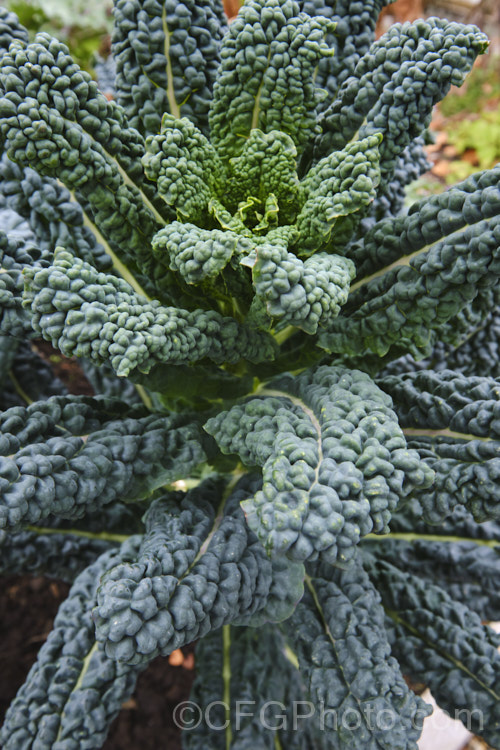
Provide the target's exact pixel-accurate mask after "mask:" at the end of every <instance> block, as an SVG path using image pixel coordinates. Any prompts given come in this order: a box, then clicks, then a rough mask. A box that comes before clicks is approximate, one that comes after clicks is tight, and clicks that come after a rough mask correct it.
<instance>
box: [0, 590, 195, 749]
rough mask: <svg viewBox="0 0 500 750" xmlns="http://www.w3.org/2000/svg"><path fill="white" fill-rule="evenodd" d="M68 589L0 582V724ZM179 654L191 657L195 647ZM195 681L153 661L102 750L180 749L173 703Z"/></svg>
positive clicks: (191, 674) (184, 671)
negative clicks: (173, 718)
mask: <svg viewBox="0 0 500 750" xmlns="http://www.w3.org/2000/svg"><path fill="white" fill-rule="evenodd" d="M68 589H69V586H68V585H67V584H65V583H62V582H61V581H54V580H49V579H46V578H41V577H32V576H5V577H3V578H2V588H1V591H0V612H2V616H1V618H0V643H1V644H2V645H1V649H0V723H1V722H2V721H3V717H4V714H5V711H6V709H7V707H8V706H9V704H10V702H11V701H12V699H13V698H14V696H15V694H16V693H17V691H18V689H19V687H20V686H21V685H22V683H23V682H24V681H25V679H26V675H27V674H28V672H29V670H30V667H31V665H32V664H33V662H34V661H35V660H36V656H37V653H38V650H39V649H40V647H41V646H42V644H43V642H44V641H45V639H46V637H47V635H48V634H49V632H50V630H51V629H52V621H53V619H54V617H55V615H56V612H57V609H58V607H59V604H60V603H61V602H62V600H63V599H64V598H65V597H66V595H67V592H68ZM183 651H184V653H185V654H187V653H192V651H193V647H192V646H191V647H187V648H186V649H183ZM189 661H192V659H191V660H188V662H187V663H189ZM193 678H194V671H193V670H192V669H186V668H184V667H183V666H177V667H175V666H172V665H171V664H169V662H168V660H167V659H162V658H158V659H155V660H154V661H153V662H152V663H151V664H150V666H149V667H148V669H147V670H146V671H145V672H143V673H142V674H141V675H140V677H139V680H138V682H137V687H136V691H135V694H134V696H133V698H132V699H130V700H129V701H127V702H126V703H125V704H124V706H123V708H122V711H121V712H120V714H119V716H118V717H117V719H116V720H115V721H114V723H113V725H112V727H111V730H110V733H109V735H108V739H107V740H106V742H105V744H104V745H103V750H163V749H164V748H165V750H166V748H168V750H180V748H181V743H180V731H179V729H178V728H177V727H176V726H175V724H174V723H173V721H172V712H173V709H174V707H175V706H176V705H177V703H180V702H181V701H183V700H187V699H188V697H189V691H190V688H191V684H192V681H193ZM160 738H161V740H160Z"/></svg>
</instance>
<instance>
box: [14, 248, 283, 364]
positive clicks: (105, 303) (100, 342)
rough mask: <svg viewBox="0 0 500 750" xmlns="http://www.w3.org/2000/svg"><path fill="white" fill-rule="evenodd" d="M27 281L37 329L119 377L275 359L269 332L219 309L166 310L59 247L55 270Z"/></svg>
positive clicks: (27, 275)
mask: <svg viewBox="0 0 500 750" xmlns="http://www.w3.org/2000/svg"><path fill="white" fill-rule="evenodd" d="M76 269H78V271H77V270H76ZM25 279H26V286H25V294H24V299H25V304H26V305H29V306H30V308H31V312H32V315H33V317H32V320H31V324H32V326H33V328H34V330H35V331H36V332H37V333H39V334H41V335H42V336H43V337H44V338H45V339H46V340H47V341H51V342H52V343H53V344H54V345H56V346H58V347H59V349H60V350H61V351H62V353H63V354H66V355H67V356H70V357H71V356H74V355H75V356H77V357H85V358H87V359H90V360H91V361H92V362H94V363H95V364H98V365H99V364H101V363H104V362H109V363H110V364H111V366H112V367H113V369H114V371H115V372H116V373H117V375H121V376H127V375H129V374H130V373H131V372H132V371H133V370H135V369H137V370H139V371H140V372H145V373H147V372H149V370H151V369H152V368H153V366H154V365H155V364H158V363H165V364H179V365H183V364H188V363H190V362H196V361H198V360H200V359H204V358H205V357H208V358H209V359H212V360H213V361H215V362H218V363H223V362H225V361H232V362H236V361H237V360H239V359H241V358H242V357H245V358H247V359H249V360H257V361H259V360H262V359H267V358H268V357H271V358H272V356H273V354H274V348H275V347H274V342H273V340H272V339H271V338H270V337H269V336H267V335H266V334H264V333H259V332H257V331H253V330H251V329H249V328H246V327H244V326H242V325H239V324H238V323H237V322H236V321H235V320H234V319H233V318H229V317H224V316H222V315H220V313H218V312H215V311H214V310H193V311H188V310H183V309H180V308H177V307H163V306H162V305H161V304H160V303H159V302H158V301H157V300H152V301H149V300H148V299H146V298H145V297H143V296H141V295H138V294H136V293H135V292H134V290H133V289H132V287H131V286H130V285H129V284H128V283H127V282H126V281H124V280H122V279H118V278H116V277H115V276H111V275H105V274H102V273H98V272H97V271H96V269H95V268H93V267H92V266H90V265H88V264H87V263H84V262H83V261H80V260H79V259H75V258H74V257H73V256H72V255H71V254H70V253H68V252H66V251H65V250H63V249H62V248H58V250H57V252H56V254H55V257H54V263H53V265H52V266H50V267H49V268H47V269H42V270H41V271H40V272H33V271H31V270H29V271H27V272H26V273H25ZM82 280H83V281H84V285H82ZM118 307H119V312H117V308H118Z"/></svg>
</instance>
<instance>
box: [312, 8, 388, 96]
mask: <svg viewBox="0 0 500 750" xmlns="http://www.w3.org/2000/svg"><path fill="white" fill-rule="evenodd" d="M391 2H393V0H336V2H335V1H332V0H301V2H300V3H299V5H300V9H301V10H302V11H304V13H307V14H308V15H310V16H326V18H328V19H330V20H331V21H332V22H333V23H335V24H336V28H335V32H334V33H333V34H332V33H331V34H328V36H327V41H328V44H329V45H330V46H331V47H333V49H334V52H335V54H334V55H333V56H332V57H326V58H324V59H323V60H320V62H319V65H318V73H317V75H316V79H315V80H316V85H317V86H320V87H321V88H323V89H326V90H327V91H328V95H329V96H328V99H327V100H326V101H325V102H324V103H322V104H321V105H320V107H321V109H324V108H325V106H327V105H328V104H329V103H330V102H331V101H332V99H333V98H334V97H335V96H336V94H337V91H338V89H339V86H340V85H341V84H342V83H343V82H344V81H345V80H346V79H347V78H348V77H349V76H350V75H352V74H353V72H354V69H355V67H356V64H357V62H358V61H359V59H360V57H362V56H363V55H364V54H365V53H366V52H368V49H369V48H370V45H371V44H372V42H373V41H374V39H375V25H376V23H377V18H378V16H379V14H380V11H381V10H382V8H383V7H384V6H386V5H389V4H390V3H391Z"/></svg>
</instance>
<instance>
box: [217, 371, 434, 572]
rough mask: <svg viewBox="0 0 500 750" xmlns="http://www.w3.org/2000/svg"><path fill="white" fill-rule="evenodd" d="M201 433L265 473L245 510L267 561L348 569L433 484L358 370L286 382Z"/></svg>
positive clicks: (381, 397)
mask: <svg viewBox="0 0 500 750" xmlns="http://www.w3.org/2000/svg"><path fill="white" fill-rule="evenodd" d="M205 429H206V430H207V431H208V432H209V433H210V434H211V435H213V436H214V438H215V439H216V440H217V442H218V444H219V447H220V448H221V450H222V451H223V453H236V454H238V455H239V457H240V458H241V460H242V461H243V462H244V463H245V464H247V465H249V466H256V465H257V466H262V469H263V477H264V485H263V488H262V490H259V491H258V492H257V493H255V495H254V496H253V497H251V498H249V499H248V500H246V501H245V502H244V503H243V505H242V507H243V509H244V511H245V514H246V517H247V522H248V524H249V526H250V528H251V529H252V530H254V531H255V532H256V534H257V535H258V536H259V538H260V539H261V541H262V543H263V544H264V546H265V547H266V549H267V550H268V552H269V553H271V554H273V555H276V554H278V555H279V554H286V555H287V556H288V557H289V558H291V559H292V560H315V559H317V558H318V557H321V558H322V559H323V560H326V561H329V562H332V563H335V562H337V561H338V562H346V561H348V560H350V559H351V558H352V557H353V555H354V553H355V549H356V545H357V543H358V542H359V539H360V538H361V537H362V536H365V535H366V534H368V533H370V532H371V531H374V532H378V533H381V532H384V530H385V531H387V530H388V523H389V520H390V517H391V513H392V511H394V510H395V509H396V507H397V504H398V502H399V500H400V499H402V498H403V497H405V496H406V495H407V494H408V493H409V492H411V491H412V490H413V489H414V488H415V487H418V486H422V487H425V486H428V485H429V483H430V482H431V481H432V471H429V469H428V468H427V466H426V465H425V463H424V462H423V461H421V460H420V459H419V457H418V454H417V453H416V452H415V451H412V450H408V448H407V447H406V441H405V438H404V435H403V433H402V431H401V428H400V427H399V425H398V422H397V418H396V415H395V413H394V412H393V410H392V408H391V401H390V399H389V398H387V397H386V395H385V394H384V393H382V392H381V391H380V389H379V388H378V387H377V386H376V385H375V384H374V383H373V381H372V380H371V379H370V377H369V376H368V375H366V374H365V373H362V372H359V371H357V370H351V371H349V370H346V369H343V368H340V367H338V368H337V367H326V366H325V367H319V368H317V369H315V370H309V371H305V372H303V373H302V374H301V375H298V376H295V377H292V376H290V375H285V376H283V377H282V378H280V379H278V380H275V381H273V382H271V383H270V384H269V385H268V386H266V388H265V389H264V390H262V391H261V393H259V394H257V395H256V396H255V397H252V398H250V399H249V400H247V401H246V402H245V403H243V404H237V405H235V406H233V407H232V408H231V409H230V410H229V411H226V412H221V413H220V414H218V415H217V416H215V417H213V418H211V419H210V420H209V421H208V422H207V424H206V425H205Z"/></svg>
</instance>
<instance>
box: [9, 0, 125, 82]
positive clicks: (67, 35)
mask: <svg viewBox="0 0 500 750" xmlns="http://www.w3.org/2000/svg"><path fill="white" fill-rule="evenodd" d="M0 4H1V2H0ZM6 6H7V7H8V8H9V10H12V11H14V13H16V14H17V15H18V16H19V19H20V21H21V23H22V24H23V25H24V26H26V28H27V29H28V31H29V32H30V34H31V35H32V36H34V35H35V34H36V33H37V32H38V31H46V32H48V33H49V34H52V35H53V36H56V37H57V38H58V39H61V41H63V42H64V43H65V44H67V45H68V47H69V48H70V49H71V52H72V54H73V56H74V58H75V59H76V60H77V62H78V63H79V64H80V65H81V67H83V68H85V69H86V70H88V71H90V72H92V67H93V61H94V57H95V55H96V53H98V52H100V53H101V54H106V53H107V51H108V50H109V33H110V31H111V27H112V21H113V19H112V8H113V0H7V2H6Z"/></svg>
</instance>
